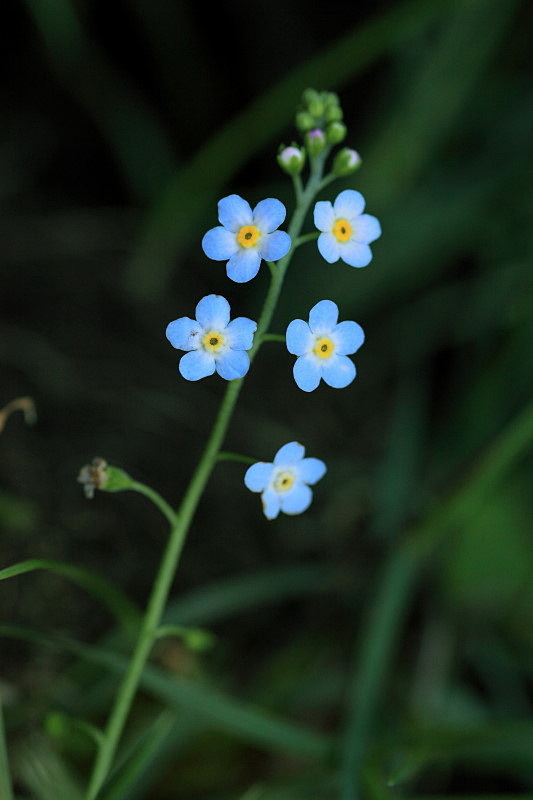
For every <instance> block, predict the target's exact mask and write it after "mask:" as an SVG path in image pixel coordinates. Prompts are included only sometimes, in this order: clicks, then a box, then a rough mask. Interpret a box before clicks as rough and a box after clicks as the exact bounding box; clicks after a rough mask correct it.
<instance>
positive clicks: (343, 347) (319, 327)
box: [285, 300, 365, 392]
mask: <svg viewBox="0 0 533 800" xmlns="http://www.w3.org/2000/svg"><path fill="white" fill-rule="evenodd" d="M338 317H339V309H338V308H337V305H336V303H334V302H333V301H332V300H320V302H318V303H317V304H316V305H314V306H313V308H312V309H311V311H310V312H309V324H308V323H307V322H304V320H303V319H293V321H292V322H291V323H290V324H289V326H288V328H287V333H286V337H285V338H286V343H287V350H288V351H289V353H292V354H293V355H295V356H298V358H297V359H296V361H295V362H294V367H293V374H294V380H295V381H296V383H297V384H298V386H299V387H300V389H303V390H304V392H312V391H313V390H314V389H316V388H317V386H318V384H319V383H320V380H321V378H322V379H323V380H324V381H325V382H326V383H327V384H328V386H333V388H334V389H343V388H344V387H345V386H348V384H349V383H351V382H352V381H353V379H354V378H355V375H356V369H355V365H354V363H353V361H352V360H351V359H349V358H348V357H347V356H348V355H349V354H351V353H355V351H356V350H358V349H359V348H360V347H361V345H362V344H363V342H364V340H365V334H364V333H363V329H362V328H361V326H360V325H358V324H357V322H351V321H346V322H339V323H337V320H338Z"/></svg>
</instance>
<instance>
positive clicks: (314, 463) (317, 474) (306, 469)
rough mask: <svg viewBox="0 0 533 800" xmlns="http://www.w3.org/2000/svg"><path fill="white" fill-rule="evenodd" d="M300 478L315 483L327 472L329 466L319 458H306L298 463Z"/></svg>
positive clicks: (305, 481)
mask: <svg viewBox="0 0 533 800" xmlns="http://www.w3.org/2000/svg"><path fill="white" fill-rule="evenodd" d="M298 467H299V472H300V480H302V481H303V482H304V483H310V484H311V485H313V484H314V483H316V482H317V481H319V480H320V478H323V477H324V475H325V474H326V471H327V467H326V465H325V464H324V462H323V461H321V460H320V459H319V458H304V459H302V461H301V463H300V464H299V465H298Z"/></svg>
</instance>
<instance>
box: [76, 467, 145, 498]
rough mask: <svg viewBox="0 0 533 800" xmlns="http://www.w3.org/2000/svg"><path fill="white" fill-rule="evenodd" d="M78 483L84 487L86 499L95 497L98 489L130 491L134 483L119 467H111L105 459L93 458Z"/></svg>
mask: <svg viewBox="0 0 533 800" xmlns="http://www.w3.org/2000/svg"><path fill="white" fill-rule="evenodd" d="M78 483H81V484H82V485H83V491H84V492H85V497H87V498H88V499H89V500H90V499H92V498H93V497H94V492H95V490H96V489H99V490H100V491H104V492H121V491H123V490H124V489H130V488H131V485H132V483H133V481H132V479H131V478H130V476H129V475H128V474H127V473H126V472H124V470H122V469H119V468H118V467H110V466H109V465H108V463H107V461H105V460H104V459H103V458H93V460H92V462H91V463H90V464H85V465H84V466H83V467H82V468H81V469H80V472H79V475H78Z"/></svg>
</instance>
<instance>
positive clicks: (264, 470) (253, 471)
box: [244, 461, 272, 492]
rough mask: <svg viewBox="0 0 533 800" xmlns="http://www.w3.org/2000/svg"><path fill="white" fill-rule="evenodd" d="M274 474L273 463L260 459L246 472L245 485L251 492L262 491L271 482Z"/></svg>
mask: <svg viewBox="0 0 533 800" xmlns="http://www.w3.org/2000/svg"><path fill="white" fill-rule="evenodd" d="M271 476H272V464H268V463H267V462H266V461H258V462H257V464H252V466H251V467H248V469H247V470H246V472H245V474H244V485H245V486H246V488H247V489H250V491H251V492H262V491H263V489H266V487H267V486H268V484H269V483H270V478H271Z"/></svg>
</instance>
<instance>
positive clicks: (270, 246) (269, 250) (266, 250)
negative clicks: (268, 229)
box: [258, 231, 291, 261]
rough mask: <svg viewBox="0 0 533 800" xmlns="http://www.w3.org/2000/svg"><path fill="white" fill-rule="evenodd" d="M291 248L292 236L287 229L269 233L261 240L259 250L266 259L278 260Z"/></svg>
mask: <svg viewBox="0 0 533 800" xmlns="http://www.w3.org/2000/svg"><path fill="white" fill-rule="evenodd" d="M290 249H291V237H290V236H289V234H288V233H285V231H274V233H267V234H265V235H264V236H262V237H261V239H260V240H259V246H258V250H259V253H260V254H261V256H262V257H263V258H264V259H265V260H266V261H278V260H279V259H280V258H283V256H286V255H287V253H288V252H289V250H290Z"/></svg>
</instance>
